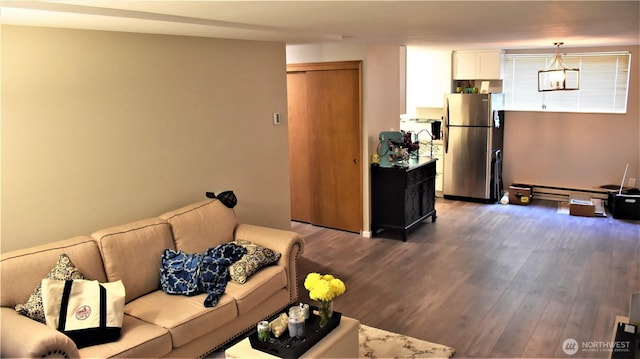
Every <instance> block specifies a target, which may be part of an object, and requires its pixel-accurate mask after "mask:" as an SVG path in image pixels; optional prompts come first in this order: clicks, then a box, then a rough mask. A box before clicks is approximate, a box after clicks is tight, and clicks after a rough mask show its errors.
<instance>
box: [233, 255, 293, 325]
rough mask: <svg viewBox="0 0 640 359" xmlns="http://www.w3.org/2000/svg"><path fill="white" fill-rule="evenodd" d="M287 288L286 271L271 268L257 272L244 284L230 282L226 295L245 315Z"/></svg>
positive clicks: (281, 268)
mask: <svg viewBox="0 0 640 359" xmlns="http://www.w3.org/2000/svg"><path fill="white" fill-rule="evenodd" d="M286 287H287V273H286V271H285V269H284V268H283V267H280V266H270V267H265V268H262V269H261V270H260V271H258V272H256V273H255V274H254V275H253V276H251V277H250V278H249V280H247V281H246V282H245V283H244V284H238V283H235V282H229V283H228V284H227V291H226V294H227V295H230V296H232V297H233V298H235V300H236V304H237V306H238V312H239V313H240V315H243V314H245V313H247V312H249V311H251V310H252V309H254V308H255V307H256V306H258V305H260V303H262V302H263V301H265V300H266V299H267V298H269V297H271V296H273V295H274V294H275V293H277V292H278V291H280V290H282V289H283V288H286Z"/></svg>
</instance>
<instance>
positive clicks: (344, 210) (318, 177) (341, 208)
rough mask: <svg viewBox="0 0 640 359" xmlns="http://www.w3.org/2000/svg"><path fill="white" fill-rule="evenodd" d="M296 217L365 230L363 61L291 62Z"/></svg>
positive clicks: (293, 209) (289, 81) (289, 86)
mask: <svg viewBox="0 0 640 359" xmlns="http://www.w3.org/2000/svg"><path fill="white" fill-rule="evenodd" d="M287 92H288V101H289V104H288V106H289V109H288V112H289V143H290V147H289V154H290V156H289V160H290V172H291V215H292V219H294V220H298V221H303V222H308V223H312V224H316V225H320V226H324V227H331V228H337V229H342V230H347V231H351V232H360V231H361V230H362V165H361V163H360V159H361V158H362V120H361V113H362V111H361V108H362V100H361V98H362V96H361V93H362V91H361V63H360V62H359V61H356V62H339V63H322V64H305V65H289V67H288V74H287Z"/></svg>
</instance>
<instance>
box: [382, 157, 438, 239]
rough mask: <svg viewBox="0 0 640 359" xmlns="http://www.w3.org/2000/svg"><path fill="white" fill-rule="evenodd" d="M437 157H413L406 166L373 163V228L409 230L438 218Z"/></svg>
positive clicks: (405, 237) (404, 235) (404, 232)
mask: <svg viewBox="0 0 640 359" xmlns="http://www.w3.org/2000/svg"><path fill="white" fill-rule="evenodd" d="M435 201H436V159H432V158H419V159H411V160H410V161H409V165H408V166H406V167H397V166H381V165H377V164H372V165H371V202H372V203H371V212H372V213H371V230H372V232H373V235H376V234H378V233H380V232H381V231H382V230H384V229H390V230H399V231H400V232H401V233H402V240H403V241H404V242H406V241H407V231H408V230H410V229H411V228H412V227H413V226H415V225H417V224H418V223H420V222H421V221H422V220H424V219H425V218H427V217H429V216H431V221H432V222H435V221H436V208H435Z"/></svg>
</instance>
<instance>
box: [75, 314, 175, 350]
mask: <svg viewBox="0 0 640 359" xmlns="http://www.w3.org/2000/svg"><path fill="white" fill-rule="evenodd" d="M171 349H172V346H171V335H170V334H169V331H168V330H166V329H164V328H161V327H158V326H156V325H153V324H149V323H147V322H145V321H142V320H140V319H137V318H134V317H132V316H129V315H125V316H124V319H123V322H122V331H121V332H120V339H118V341H115V342H111V343H106V344H101V345H93V346H89V347H85V348H82V349H80V356H81V357H83V358H85V357H86V358H113V357H116V358H124V357H127V358H160V357H162V356H165V355H167V354H168V353H170V352H171Z"/></svg>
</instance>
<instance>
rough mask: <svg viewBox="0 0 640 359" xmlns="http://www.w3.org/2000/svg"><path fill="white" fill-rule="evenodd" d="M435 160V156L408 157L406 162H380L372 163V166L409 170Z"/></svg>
mask: <svg viewBox="0 0 640 359" xmlns="http://www.w3.org/2000/svg"><path fill="white" fill-rule="evenodd" d="M435 161H437V158H435V157H423V156H420V157H418V158H415V157H413V156H412V157H411V158H410V159H409V161H407V163H406V164H403V165H400V164H398V162H394V164H389V163H380V164H375V163H374V164H373V166H377V167H380V168H396V169H405V170H407V171H411V170H413V169H416V168H418V167H421V166H424V165H427V164H429V163H432V162H435Z"/></svg>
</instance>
